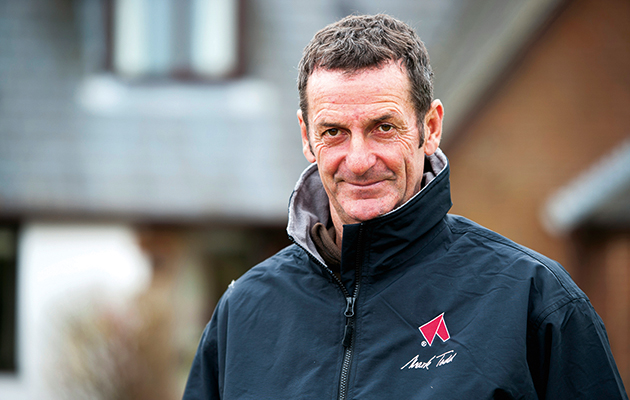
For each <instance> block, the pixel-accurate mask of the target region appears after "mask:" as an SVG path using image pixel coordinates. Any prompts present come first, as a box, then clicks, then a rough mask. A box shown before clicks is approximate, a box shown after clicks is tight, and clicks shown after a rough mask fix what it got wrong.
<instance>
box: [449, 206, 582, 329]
mask: <svg viewBox="0 0 630 400" xmlns="http://www.w3.org/2000/svg"><path fill="white" fill-rule="evenodd" d="M446 223H447V226H448V227H449V229H450V231H451V232H452V234H453V235H454V236H455V238H454V240H453V244H452V246H455V247H456V248H457V251H460V252H474V253H475V254H482V256H481V257H483V254H485V255H486V256H487V258H486V259H487V260H493V262H491V263H489V262H487V263H482V264H477V265H474V267H475V268H481V269H484V272H492V271H488V269H492V268H494V269H495V271H494V272H495V273H497V274H499V273H500V274H505V273H508V274H510V275H513V276H517V277H518V278H519V279H525V280H526V281H527V283H528V285H530V287H531V289H530V295H531V296H532V298H531V300H532V301H534V302H535V305H536V306H537V307H536V309H537V310H535V311H534V310H532V311H534V315H533V316H535V321H534V322H535V325H539V324H541V323H542V322H543V320H544V319H545V318H547V317H548V316H549V315H551V314H552V313H554V312H555V311H557V310H559V309H561V308H563V307H564V306H566V305H567V304H569V303H572V302H576V301H587V302H588V298H587V296H586V295H585V294H584V292H583V291H582V290H581V289H580V288H579V287H578V286H577V285H576V284H575V282H574V281H573V280H572V279H571V276H570V275H569V273H568V272H567V271H566V270H565V269H564V268H563V267H562V265H560V264H559V263H558V262H556V261H554V260H552V259H550V258H549V257H546V256H544V255H542V254H540V253H538V252H536V251H534V250H532V249H529V248H527V247H525V246H522V245H520V244H518V243H515V242H514V241H512V240H510V239H508V238H506V237H505V236H502V235H500V234H498V233H496V232H494V231H492V230H490V229H487V228H485V227H483V226H481V225H479V224H477V223H475V222H473V221H471V220H469V219H467V218H464V217H461V216H457V215H450V214H449V215H447V217H446ZM475 259H478V257H476V258H475ZM537 299H538V300H540V301H536V300H537Z"/></svg>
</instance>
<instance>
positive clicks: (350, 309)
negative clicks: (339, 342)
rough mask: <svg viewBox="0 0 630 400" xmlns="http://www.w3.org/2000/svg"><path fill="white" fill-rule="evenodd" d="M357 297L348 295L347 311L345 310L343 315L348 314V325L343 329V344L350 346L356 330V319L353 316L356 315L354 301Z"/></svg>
mask: <svg viewBox="0 0 630 400" xmlns="http://www.w3.org/2000/svg"><path fill="white" fill-rule="evenodd" d="M355 300H356V299H355V298H354V297H346V311H344V312H343V315H345V316H346V327H345V329H344V331H343V346H344V347H350V345H351V344H352V333H353V331H354V321H353V319H352V317H354V301H355Z"/></svg>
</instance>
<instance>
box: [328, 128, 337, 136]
mask: <svg viewBox="0 0 630 400" xmlns="http://www.w3.org/2000/svg"><path fill="white" fill-rule="evenodd" d="M338 134H339V129H337V128H330V129H328V130H326V131H324V135H327V136H331V137H335V136H337V135H338Z"/></svg>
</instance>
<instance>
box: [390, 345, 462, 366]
mask: <svg viewBox="0 0 630 400" xmlns="http://www.w3.org/2000/svg"><path fill="white" fill-rule="evenodd" d="M456 355H457V353H455V350H449V351H447V352H446V353H442V354H440V355H439V356H433V357H431V359H430V360H429V361H418V358H420V355H419V354H418V355H417V356H415V357H414V358H412V359H411V360H410V361H409V362H408V363H407V364H405V365H403V366H402V368H401V369H405V368H407V369H426V370H428V369H429V367H430V366H431V365H433V362H434V361H435V368H437V367H441V366H442V365H446V364H450V363H452V362H453V359H454V358H455V356H456Z"/></svg>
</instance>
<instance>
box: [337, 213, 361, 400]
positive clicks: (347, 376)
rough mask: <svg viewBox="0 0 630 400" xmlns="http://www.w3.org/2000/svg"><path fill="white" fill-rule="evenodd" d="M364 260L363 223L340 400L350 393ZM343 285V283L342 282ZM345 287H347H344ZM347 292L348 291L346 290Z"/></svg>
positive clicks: (349, 300)
mask: <svg viewBox="0 0 630 400" xmlns="http://www.w3.org/2000/svg"><path fill="white" fill-rule="evenodd" d="M362 260H363V224H361V226H360V227H359V237H358V239H357V257H356V259H355V265H354V274H355V279H354V290H353V293H352V297H349V296H346V309H345V311H344V315H345V317H346V327H345V329H344V334H343V341H342V344H343V347H344V351H343V363H342V364H341V376H340V378H339V397H338V399H339V400H345V399H346V397H347V395H348V380H349V379H350V367H351V365H352V356H353V355H354V345H355V338H356V330H355V329H354V324H355V319H356V317H355V313H354V311H355V305H356V301H357V298H358V297H359V289H360V288H361V264H362ZM342 286H343V284H342ZM344 289H345V287H344ZM346 292H347V291H346Z"/></svg>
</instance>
